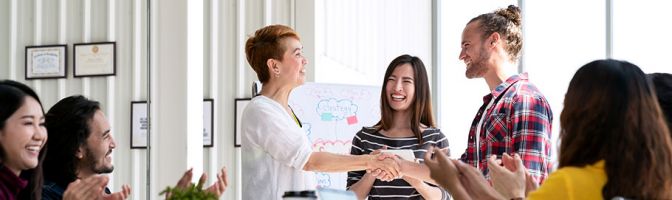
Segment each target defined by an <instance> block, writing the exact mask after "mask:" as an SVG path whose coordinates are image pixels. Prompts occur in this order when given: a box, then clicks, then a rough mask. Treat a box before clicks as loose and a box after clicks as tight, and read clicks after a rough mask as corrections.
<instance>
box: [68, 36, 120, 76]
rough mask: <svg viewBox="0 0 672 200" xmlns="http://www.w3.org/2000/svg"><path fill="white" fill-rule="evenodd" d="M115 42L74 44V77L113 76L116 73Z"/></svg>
mask: <svg viewBox="0 0 672 200" xmlns="http://www.w3.org/2000/svg"><path fill="white" fill-rule="evenodd" d="M116 46H117V44H116V42H96V43H78V44H74V48H73V51H72V53H73V54H74V63H73V65H72V67H73V71H74V77H90V76H114V75H116V73H117V48H116Z"/></svg>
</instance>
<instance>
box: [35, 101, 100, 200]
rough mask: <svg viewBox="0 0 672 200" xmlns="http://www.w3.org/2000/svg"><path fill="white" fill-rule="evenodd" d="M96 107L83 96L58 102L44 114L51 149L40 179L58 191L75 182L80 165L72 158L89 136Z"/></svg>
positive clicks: (94, 102)
mask: <svg viewBox="0 0 672 200" xmlns="http://www.w3.org/2000/svg"><path fill="white" fill-rule="evenodd" d="M98 110H100V103H98V102H97V101H92V100H89V99H87V98H86V97H83V96H79V95H77V96H70V97H66V98H65V99H62V100H60V101H58V103H56V104H55V105H54V106H53V107H51V109H49V112H47V114H46V120H47V131H48V132H49V135H50V136H51V137H49V140H48V141H47V145H48V146H53V147H57V148H52V149H51V151H49V154H47V158H46V159H45V162H44V166H45V167H44V176H45V178H46V179H47V180H48V181H52V182H54V183H56V184H58V185H59V186H61V187H62V188H66V187H67V186H68V184H70V183H71V182H73V181H75V180H76V179H77V176H76V170H77V166H78V164H79V162H80V160H79V159H77V157H76V153H77V150H78V149H79V147H80V146H82V145H85V144H86V139H87V138H88V137H89V135H91V130H90V129H89V124H90V123H91V121H92V120H93V116H94V115H95V113H96V111H98Z"/></svg>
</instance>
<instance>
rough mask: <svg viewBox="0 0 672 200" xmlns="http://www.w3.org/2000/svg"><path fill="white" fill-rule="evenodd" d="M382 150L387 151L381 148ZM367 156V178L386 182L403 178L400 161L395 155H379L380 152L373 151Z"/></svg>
mask: <svg viewBox="0 0 672 200" xmlns="http://www.w3.org/2000/svg"><path fill="white" fill-rule="evenodd" d="M382 149H387V147H383V148H382ZM369 156H370V159H369V162H368V163H367V169H366V173H367V175H368V176H372V177H375V178H376V179H379V180H381V181H386V182H390V181H392V180H394V179H397V178H401V177H403V174H402V170H401V161H402V160H401V159H400V158H399V157H397V156H396V155H394V154H389V153H381V151H380V150H375V151H373V152H371V154H369Z"/></svg>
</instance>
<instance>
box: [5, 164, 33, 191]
mask: <svg viewBox="0 0 672 200" xmlns="http://www.w3.org/2000/svg"><path fill="white" fill-rule="evenodd" d="M0 183H3V184H7V186H8V188H9V189H10V190H11V192H15V193H16V194H18V193H19V192H20V191H21V190H22V189H23V188H26V186H28V181H26V180H23V179H21V178H20V177H18V176H16V174H14V172H12V171H11V170H10V169H9V168H7V167H5V166H4V165H0Z"/></svg>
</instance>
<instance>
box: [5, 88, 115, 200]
mask: <svg viewBox="0 0 672 200" xmlns="http://www.w3.org/2000/svg"><path fill="white" fill-rule="evenodd" d="M46 142H47V130H46V128H45V118H44V109H43V108H42V104H41V103H40V98H39V97H38V96H37V94H36V93H35V92H34V91H33V90H32V89H30V87H28V86H26V85H24V84H22V83H19V82H16V81H10V80H2V81H0V199H2V200H14V199H29V200H40V199H41V198H42V196H41V194H42V184H43V180H44V179H43V175H42V163H43V161H44V157H45V155H46V152H47V150H46V149H47V148H46V146H45V144H46ZM108 180H109V179H108V178H107V177H106V176H95V177H91V178H88V179H85V180H81V181H80V180H77V181H75V182H74V183H72V184H70V185H69V186H68V188H67V190H66V191H65V195H64V197H63V199H65V200H76V199H96V198H97V197H100V194H102V193H101V191H102V188H103V187H104V185H106V184H107V181H108Z"/></svg>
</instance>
